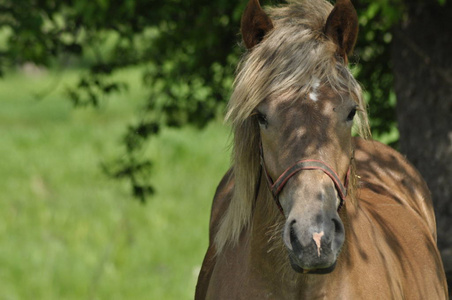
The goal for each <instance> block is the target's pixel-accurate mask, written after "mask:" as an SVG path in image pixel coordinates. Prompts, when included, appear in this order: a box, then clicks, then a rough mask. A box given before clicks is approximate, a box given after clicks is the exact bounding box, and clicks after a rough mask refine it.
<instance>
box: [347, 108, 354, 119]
mask: <svg viewBox="0 0 452 300" xmlns="http://www.w3.org/2000/svg"><path fill="white" fill-rule="evenodd" d="M355 115H356V107H353V109H352V110H351V111H350V113H349V114H348V116H347V121H353V118H354V117H355Z"/></svg>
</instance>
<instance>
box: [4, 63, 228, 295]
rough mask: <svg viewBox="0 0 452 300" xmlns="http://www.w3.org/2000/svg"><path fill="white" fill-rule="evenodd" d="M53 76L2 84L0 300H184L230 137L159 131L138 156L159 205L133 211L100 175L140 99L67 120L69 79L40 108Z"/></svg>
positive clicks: (133, 204) (12, 78)
mask: <svg viewBox="0 0 452 300" xmlns="http://www.w3.org/2000/svg"><path fill="white" fill-rule="evenodd" d="M55 76H61V74H57V75H52V74H48V75H43V76H40V77H38V78H33V77H25V76H23V75H20V74H12V75H8V76H7V77H6V78H4V79H2V80H1V81H0V136H1V144H0V145H1V147H0V157H1V159H0V176H1V178H2V180H1V181H0V191H1V193H0V299H192V298H193V294H194V288H195V283H196V278H197V273H198V270H199V267H200V264H201V262H202V259H203V255H204V251H205V249H206V247H207V230H208V228H207V226H208V218H209V213H210V204H211V199H212V196H213V193H214V190H215V188H216V185H217V183H218V181H219V180H220V179H221V176H222V174H223V173H224V172H225V171H226V170H227V168H228V164H229V163H228V161H229V154H228V148H227V145H228V129H227V128H226V127H225V126H223V125H221V124H220V123H214V124H211V125H210V126H209V127H208V128H207V129H206V130H203V131H197V130H195V129H192V128H184V129H182V130H177V131H176V130H169V129H165V130H163V132H162V134H161V135H160V136H159V137H158V138H156V139H155V140H153V141H151V142H150V144H149V146H148V148H147V150H146V153H145V154H146V155H149V156H150V157H151V158H152V159H153V160H154V163H155V165H154V168H153V183H154V185H155V187H157V194H156V195H155V196H154V197H153V198H152V199H150V200H149V202H148V203H147V204H146V205H141V204H140V203H138V202H137V201H135V200H133V199H132V198H131V196H130V192H129V189H128V186H127V184H125V183H123V182H118V181H115V180H112V179H109V178H108V177H106V176H105V175H104V174H103V173H102V171H101V168H100V163H101V162H102V161H104V160H108V159H109V158H112V157H115V155H118V154H119V153H121V152H120V138H121V135H122V133H123V132H124V130H125V126H126V125H127V124H128V123H130V122H132V121H133V119H134V117H135V113H136V111H137V110H138V109H139V107H140V103H141V101H142V99H143V95H144V92H143V91H141V90H139V89H132V92H131V93H130V94H124V95H122V97H120V96H117V97H113V98H112V99H110V100H109V101H108V102H107V104H105V105H103V107H102V108H101V109H100V110H94V109H90V108H84V109H77V110H74V109H73V108H72V107H71V104H70V103H69V101H67V100H66V99H64V97H62V93H61V88H63V87H64V85H65V82H73V80H74V78H75V74H73V73H69V74H66V75H65V76H64V78H63V81H62V82H61V83H60V84H59V86H58V89H57V90H55V91H54V92H52V93H51V94H50V95H48V96H47V97H46V98H44V99H43V100H40V101H37V100H36V99H35V98H34V97H33V94H34V93H37V92H40V91H42V90H43V89H46V88H47V87H48V86H49V85H52V84H53V83H54V82H55ZM120 76H124V78H129V80H130V81H131V82H132V83H134V84H132V87H134V85H135V87H136V86H138V84H137V83H139V82H140V77H139V74H138V72H136V71H126V72H124V73H123V74H122V75H120Z"/></svg>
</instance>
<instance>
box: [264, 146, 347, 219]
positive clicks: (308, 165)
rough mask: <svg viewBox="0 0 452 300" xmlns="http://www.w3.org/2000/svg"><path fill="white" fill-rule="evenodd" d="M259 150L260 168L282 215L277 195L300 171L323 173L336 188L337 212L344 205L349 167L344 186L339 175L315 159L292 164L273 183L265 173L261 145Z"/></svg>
mask: <svg viewBox="0 0 452 300" xmlns="http://www.w3.org/2000/svg"><path fill="white" fill-rule="evenodd" d="M259 150H260V158H261V161H260V164H261V168H262V169H263V170H264V173H265V177H266V178H267V183H268V188H269V189H270V192H271V193H272V195H273V199H274V200H275V203H276V205H277V206H278V209H279V211H280V212H281V213H282V214H283V215H284V211H283V209H282V206H281V203H280V202H279V194H280V193H281V191H282V189H283V188H284V186H285V185H286V183H287V181H289V179H290V178H291V177H292V176H294V175H295V174H296V173H298V172H299V171H301V170H321V171H323V172H324V173H325V174H326V175H328V177H330V178H331V180H332V181H333V183H334V186H335V187H336V190H337V193H338V195H339V198H340V199H341V202H340V203H339V207H338V208H337V210H338V211H339V210H340V209H341V207H342V206H343V205H344V202H345V198H346V197H347V186H348V178H349V176H350V166H349V167H348V171H347V175H346V176H345V184H342V181H341V180H340V178H339V175H337V173H336V172H335V171H334V170H333V169H332V168H330V167H329V166H328V165H327V164H325V163H324V162H322V161H320V160H315V159H305V160H300V161H298V162H296V163H295V164H293V165H292V166H291V167H289V168H287V169H286V170H285V171H284V172H283V173H282V174H281V175H280V176H279V177H278V179H277V180H276V181H275V182H273V179H272V178H271V176H270V175H269V174H268V172H267V168H266V167H265V162H264V153H263V150H262V144H260V145H259Z"/></svg>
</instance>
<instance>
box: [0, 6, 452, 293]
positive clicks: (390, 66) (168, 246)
mask: <svg viewBox="0 0 452 300" xmlns="http://www.w3.org/2000/svg"><path fill="white" fill-rule="evenodd" d="M306 1H309V0H306ZM246 3H247V1H246V0H244V1H238V0H233V1H231V0H228V1H226V0H212V1H202V0H193V1H180V0H172V1H154V0H123V1H118V0H66V1H57V0H2V1H1V2H0V75H1V77H0V141H1V143H0V158H1V159H0V172H1V175H2V176H1V178H2V180H1V181H0V191H1V193H0V298H1V299H124V298H126V297H127V298H131V299H192V298H193V295H194V289H195V284H196V280H197V275H198V272H199V269H200V266H201V263H202V259H203V256H204V253H205V250H206V249H207V242H208V220H209V214H210V205H211V201H212V197H213V194H214V191H215V188H216V185H217V184H218V182H219V180H220V179H221V177H222V175H223V174H224V172H226V170H227V169H228V167H229V151H230V148H229V145H230V140H231V139H230V133H229V128H228V125H227V124H223V121H222V119H223V116H224V112H225V105H226V103H227V100H228V96H229V94H230V92H231V86H232V82H233V78H234V71H235V68H236V66H237V63H238V61H239V59H240V56H241V54H242V53H244V47H243V46H242V45H241V39H240V35H239V23H240V17H241V13H242V11H243V10H244V8H245V6H246ZM261 3H262V4H263V5H264V6H265V5H278V4H281V2H277V1H262V2H261ZM353 3H354V5H355V7H356V9H357V11H358V15H359V22H360V30H361V31H360V34H359V38H358V42H357V47H356V49H355V52H354V55H353V57H351V68H352V71H353V73H354V74H355V76H356V77H357V78H358V80H359V81H360V82H361V83H362V85H363V87H364V89H365V97H366V100H367V102H368V105H369V115H370V118H371V126H372V133H373V137H374V138H375V139H378V140H381V141H383V142H384V143H387V144H390V145H391V146H393V147H395V148H396V149H398V150H399V151H401V152H402V153H403V154H405V155H406V156H407V157H408V159H409V160H410V161H411V162H412V163H414V165H415V166H416V167H417V168H418V169H419V170H420V172H421V174H422V175H423V176H424V178H425V179H426V181H427V183H428V185H429V187H430V189H431V191H432V196H433V199H434V204H435V209H436V214H437V222H438V245H439V247H440V250H441V254H442V256H443V260H444V263H445V268H446V271H447V272H448V275H449V280H450V278H451V277H452V226H451V225H452V184H451V183H452V125H451V120H452V56H451V55H450V51H451V49H452V25H451V22H450V16H452V1H450V0H414V1H413V0H411V1H408V0H391V1H389V0H355V1H353Z"/></svg>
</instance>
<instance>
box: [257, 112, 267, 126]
mask: <svg viewBox="0 0 452 300" xmlns="http://www.w3.org/2000/svg"><path fill="white" fill-rule="evenodd" d="M257 122H258V123H259V125H262V126H265V127H266V128H267V126H268V121H267V117H266V116H265V115H264V114H261V113H257Z"/></svg>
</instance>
